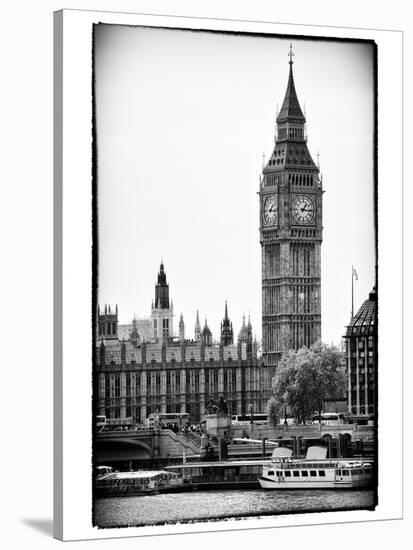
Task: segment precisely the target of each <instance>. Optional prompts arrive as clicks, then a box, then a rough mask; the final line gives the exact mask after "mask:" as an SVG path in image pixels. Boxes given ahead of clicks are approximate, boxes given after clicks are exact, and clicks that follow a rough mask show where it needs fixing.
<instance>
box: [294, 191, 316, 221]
mask: <svg viewBox="0 0 413 550" xmlns="http://www.w3.org/2000/svg"><path fill="white" fill-rule="evenodd" d="M292 211H293V218H294V221H295V222H296V223H300V224H308V223H311V222H312V221H313V220H314V217H315V205H314V201H313V199H312V198H311V197H309V196H308V195H299V196H296V197H294V198H293V204H292Z"/></svg>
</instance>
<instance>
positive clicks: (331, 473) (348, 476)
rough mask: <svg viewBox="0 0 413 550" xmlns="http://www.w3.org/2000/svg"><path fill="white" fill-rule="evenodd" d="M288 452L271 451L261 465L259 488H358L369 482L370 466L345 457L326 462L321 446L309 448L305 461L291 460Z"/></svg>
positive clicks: (365, 485) (280, 448) (371, 478)
mask: <svg viewBox="0 0 413 550" xmlns="http://www.w3.org/2000/svg"><path fill="white" fill-rule="evenodd" d="M291 455H292V452H291V450H290V449H285V448H282V447H278V448H277V449H274V452H273V454H272V457H271V463H267V464H265V465H264V466H263V469H262V473H261V477H259V478H258V481H259V484H260V485H261V487H262V488H263V489H359V488H362V487H368V486H369V485H370V484H371V483H372V481H373V466H372V464H371V463H368V462H360V461H355V460H348V459H345V458H339V459H327V458H326V456H327V449H326V448H325V447H319V446H313V447H309V448H308V450H307V456H306V457H305V459H301V460H300V459H293V458H292V457H291Z"/></svg>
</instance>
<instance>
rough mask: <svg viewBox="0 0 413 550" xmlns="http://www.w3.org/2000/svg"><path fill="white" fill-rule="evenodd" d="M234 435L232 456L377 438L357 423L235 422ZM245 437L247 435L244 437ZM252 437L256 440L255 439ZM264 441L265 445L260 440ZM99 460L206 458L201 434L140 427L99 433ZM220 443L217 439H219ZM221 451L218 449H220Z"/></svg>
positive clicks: (368, 443) (364, 444) (368, 445)
mask: <svg viewBox="0 0 413 550" xmlns="http://www.w3.org/2000/svg"><path fill="white" fill-rule="evenodd" d="M230 432H231V436H232V438H233V441H232V443H230V444H229V446H228V456H229V457H234V458H235V457H241V456H260V455H262V454H264V455H268V454H271V452H272V449H273V448H274V446H275V444H277V443H278V444H279V443H281V442H283V443H287V444H289V445H291V446H292V447H293V449H294V450H295V453H296V454H300V452H302V450H303V448H305V446H308V445H309V444H311V442H313V443H316V442H317V441H324V442H325V443H326V444H327V445H329V446H330V445H331V449H333V452H337V450H335V451H334V449H337V446H338V448H339V451H338V452H342V451H343V450H344V449H347V448H349V446H351V447H352V449H353V450H354V449H355V450H357V449H362V448H363V449H372V448H373V445H374V442H375V428H374V426H359V425H357V424H341V425H321V426H320V425H317V426H299V425H293V426H284V425H279V426H275V427H272V426H265V425H258V424H250V425H249V426H232V427H231V429H230ZM243 438H244V439H243ZM248 439H252V440H255V443H252V442H249V441H248ZM259 442H263V443H262V445H257V443H259ZM95 443H96V446H95V449H96V460H97V463H100V464H104V463H108V464H109V463H112V462H117V461H128V460H132V461H133V460H137V461H140V460H148V459H149V460H156V459H162V460H178V459H179V460H182V459H183V458H204V457H205V449H204V448H202V449H201V437H200V436H199V435H197V434H192V433H189V434H182V433H178V434H176V433H174V432H173V431H171V430H169V429H161V428H151V429H137V430H133V429H130V430H110V431H101V432H99V433H97V434H96V439H95ZM215 443H216V442H215ZM216 454H218V451H217V452H216Z"/></svg>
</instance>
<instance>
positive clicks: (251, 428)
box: [249, 403, 254, 437]
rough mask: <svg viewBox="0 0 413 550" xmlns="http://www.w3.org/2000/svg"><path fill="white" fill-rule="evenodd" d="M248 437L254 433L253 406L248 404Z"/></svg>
mask: <svg viewBox="0 0 413 550" xmlns="http://www.w3.org/2000/svg"><path fill="white" fill-rule="evenodd" d="M249 407H250V437H252V435H253V431H254V405H253V404H252V403H250V405H249Z"/></svg>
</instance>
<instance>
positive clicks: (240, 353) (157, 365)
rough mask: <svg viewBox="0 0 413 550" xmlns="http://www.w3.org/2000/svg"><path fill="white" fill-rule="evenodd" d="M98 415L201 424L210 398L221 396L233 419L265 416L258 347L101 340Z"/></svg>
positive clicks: (265, 373) (265, 379) (267, 384)
mask: <svg viewBox="0 0 413 550" xmlns="http://www.w3.org/2000/svg"><path fill="white" fill-rule="evenodd" d="M95 368H96V371H95V372H96V380H97V383H98V388H97V414H102V415H106V416H107V417H108V418H125V417H129V416H131V417H133V419H134V422H136V423H142V422H144V420H145V419H146V418H147V416H148V415H149V414H150V413H152V412H155V411H156V410H159V411H160V412H187V413H189V415H190V422H191V423H197V422H199V421H201V420H202V418H203V415H204V413H205V405H206V404H207V403H208V402H209V400H210V398H213V399H214V400H218V398H219V396H220V395H223V396H224V398H225V400H226V401H227V403H228V408H229V412H230V413H231V414H243V413H248V412H249V410H250V405H251V404H252V405H253V409H254V411H265V408H266V403H267V400H268V398H269V390H267V391H265V390H264V391H263V388H270V387H271V380H270V379H268V372H269V371H268V369H266V368H263V367H262V365H261V361H260V360H259V359H258V357H257V351H256V346H255V345H254V344H252V345H251V346H250V345H249V344H248V343H247V342H239V343H238V344H237V345H228V346H224V345H222V344H213V345H205V344H204V342H203V341H200V342H194V341H184V342H180V343H170V344H168V343H166V342H165V341H164V342H163V343H159V342H156V343H155V342H154V343H146V342H143V343H142V344H141V345H140V346H134V345H133V344H132V343H131V342H130V341H119V340H106V341H105V340H101V341H100V342H98V345H97V348H96V358H95Z"/></svg>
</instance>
